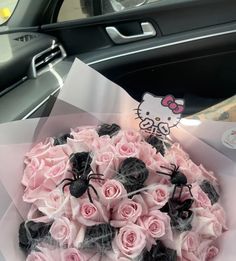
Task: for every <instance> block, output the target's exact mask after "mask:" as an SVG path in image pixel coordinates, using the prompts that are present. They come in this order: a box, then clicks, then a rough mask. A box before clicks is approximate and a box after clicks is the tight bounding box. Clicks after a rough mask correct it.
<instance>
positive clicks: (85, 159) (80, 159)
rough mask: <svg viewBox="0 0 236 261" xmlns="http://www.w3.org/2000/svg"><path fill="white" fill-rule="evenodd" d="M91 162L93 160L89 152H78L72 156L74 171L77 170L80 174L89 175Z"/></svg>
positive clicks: (71, 162) (71, 161)
mask: <svg viewBox="0 0 236 261" xmlns="http://www.w3.org/2000/svg"><path fill="white" fill-rule="evenodd" d="M91 162H92V158H91V157H90V155H89V152H77V153H73V154H71V155H70V164H71V167H72V170H75V171H76V172H77V173H78V174H89V172H90V171H91V167H90V164H91Z"/></svg>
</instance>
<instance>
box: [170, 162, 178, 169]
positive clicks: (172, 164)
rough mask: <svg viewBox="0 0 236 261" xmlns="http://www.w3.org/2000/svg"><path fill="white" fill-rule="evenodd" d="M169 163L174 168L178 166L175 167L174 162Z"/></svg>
mask: <svg viewBox="0 0 236 261" xmlns="http://www.w3.org/2000/svg"><path fill="white" fill-rule="evenodd" d="M170 165H171V166H172V167H174V169H176V168H178V167H176V165H175V164H174V163H170Z"/></svg>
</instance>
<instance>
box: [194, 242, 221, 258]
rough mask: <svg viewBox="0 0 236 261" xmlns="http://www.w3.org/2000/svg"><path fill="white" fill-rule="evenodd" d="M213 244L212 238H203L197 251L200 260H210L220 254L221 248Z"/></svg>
mask: <svg viewBox="0 0 236 261" xmlns="http://www.w3.org/2000/svg"><path fill="white" fill-rule="evenodd" d="M211 244H212V241H211V240H202V242H201V244H200V245H199V246H198V251H197V253H198V256H199V259H200V260H205V261H210V260H212V259H213V258H215V257H216V256H217V255H218V253H219V249H218V248H217V247H215V246H213V245H211Z"/></svg>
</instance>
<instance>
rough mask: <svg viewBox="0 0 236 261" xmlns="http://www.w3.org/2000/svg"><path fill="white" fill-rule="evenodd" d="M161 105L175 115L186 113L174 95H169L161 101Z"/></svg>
mask: <svg viewBox="0 0 236 261" xmlns="http://www.w3.org/2000/svg"><path fill="white" fill-rule="evenodd" d="M161 104H162V105H163V106H164V107H168V108H170V110H172V112H173V113H174V114H179V113H182V112H183V111H184V106H183V105H181V104H178V103H176V102H175V98H174V97H173V96H172V95H167V96H166V97H164V98H163V99H162V100H161Z"/></svg>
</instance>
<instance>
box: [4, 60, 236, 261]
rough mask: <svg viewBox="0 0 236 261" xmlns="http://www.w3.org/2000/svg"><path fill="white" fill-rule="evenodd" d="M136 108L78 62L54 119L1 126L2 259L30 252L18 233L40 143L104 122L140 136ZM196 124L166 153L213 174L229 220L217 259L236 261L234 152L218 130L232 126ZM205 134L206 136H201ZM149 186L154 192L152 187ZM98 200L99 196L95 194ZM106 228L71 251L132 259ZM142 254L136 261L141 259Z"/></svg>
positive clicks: (53, 247) (58, 252)
mask: <svg viewBox="0 0 236 261" xmlns="http://www.w3.org/2000/svg"><path fill="white" fill-rule="evenodd" d="M137 107H138V102H137V101H135V100H134V99H133V98H131V97H130V96H129V95H128V93H126V92H125V91H124V90H123V89H122V88H121V87H119V86H117V85H116V84H114V83H112V82H111V81H109V80H107V79H106V78H105V77H103V76H102V75H100V74H99V73H97V72H96V71H94V70H93V69H91V68H89V67H88V66H87V65H85V64H83V63H82V62H80V61H79V60H76V61H75V63H74V65H73V66H72V69H71V71H70V73H69V75H68V78H67V80H66V83H65V86H64V87H63V89H62V91H61V92H60V94H59V97H58V99H57V100H56V101H55V103H54V106H53V108H52V110H51V114H50V116H49V117H45V118H40V119H29V120H25V121H17V122H11V123H5V124H1V125H0V144H1V146H0V155H1V164H0V181H1V183H0V195H1V201H0V227H1V230H2V231H1V234H0V251H1V252H0V253H1V256H0V257H1V258H2V259H1V258H0V260H19V261H21V260H25V259H26V255H25V253H24V252H23V251H22V250H21V249H20V248H19V235H18V233H19V226H20V224H21V223H22V222H23V221H25V220H27V219H28V218H29V214H28V213H29V210H32V206H31V204H29V203H26V202H24V201H23V195H24V189H25V187H24V186H23V185H22V177H23V173H24V168H25V155H26V154H27V153H28V152H29V151H30V150H31V149H32V147H33V146H35V144H37V143H38V142H41V141H45V140H46V139H47V137H58V136H60V135H61V134H64V133H68V132H70V129H74V130H76V129H78V128H82V129H83V128H84V126H92V127H91V128H95V129H96V126H98V125H100V124H102V123H107V124H112V123H116V124H118V125H119V126H120V127H121V129H134V130H137V131H138V128H139V125H138V120H135V114H134V109H135V108H137ZM191 123H192V121H191V120H186V124H184V122H183V124H182V125H181V124H179V126H178V127H176V128H173V129H172V131H171V134H170V136H169V137H168V141H167V142H166V143H165V146H166V150H168V148H169V147H170V146H171V144H173V143H175V142H177V143H179V144H181V147H182V148H183V149H184V151H186V152H187V153H188V154H189V155H190V158H191V160H192V161H193V162H194V163H196V164H197V165H200V164H202V165H203V166H204V167H205V168H206V169H207V170H211V171H213V172H214V175H215V176H216V177H217V180H218V182H217V183H218V184H219V189H220V192H219V193H220V203H221V205H222V206H223V208H224V210H225V212H226V216H227V222H226V223H227V229H226V228H225V230H227V231H226V232H224V233H223V234H222V235H221V236H220V237H219V238H218V239H217V241H216V242H215V245H216V246H217V247H218V248H219V250H220V252H219V254H218V255H217V257H216V258H215V259H214V260H222V261H223V260H227V261H231V260H232V261H234V260H235V256H236V249H235V247H234V242H235V241H234V240H236V222H235V215H236V205H235V204H234V196H235V188H236V177H235V173H236V164H235V151H234V150H230V149H229V150H226V148H223V147H222V146H219V144H221V143H220V134H221V133H219V132H220V131H219V130H221V131H222V132H223V131H225V129H227V128H230V127H231V125H229V123H221V122H219V123H209V122H200V121H198V124H197V126H194V127H193V126H191ZM207 124H213V125H214V128H215V129H217V130H218V131H216V132H215V133H213V132H212V129H211V128H209V127H206V126H208V125H207ZM225 124H226V125H225ZM194 125H196V122H194ZM93 126H94V127H93ZM232 126H233V124H232ZM86 128H87V127H86ZM202 129H204V131H201V130H202ZM196 136H197V137H196ZM214 137H215V138H214ZM199 138H201V139H199ZM207 143H208V144H207ZM223 153H224V154H223ZM148 186H149V188H150V189H152V184H149V185H148ZM141 190H142V189H141ZM134 192H135V191H133V192H132V193H131V194H127V195H126V196H124V197H126V198H128V196H130V195H132V194H135V193H134ZM93 197H95V195H94V194H93ZM95 201H96V200H95ZM72 202H73V200H72ZM76 204H77V203H76ZM65 212H66V210H65ZM36 220H37V219H36ZM45 220H46V221H47V222H49V223H50V222H53V218H52V219H50V220H48V219H45ZM46 221H45V222H46ZM108 222H109V221H108ZM89 224H90V223H89V222H88V226H87V227H89V226H90V225H89ZM80 225H81V224H80ZM92 225H94V223H92ZM101 229H104V231H103V234H104V236H102V237H101V236H100V235H99V236H97V235H96V233H95V234H94V233H92V232H91V235H92V236H90V237H89V236H88V235H87V237H86V236H84V237H83V240H82V241H80V240H79V238H80V237H79V236H78V235H77V236H78V237H77V239H78V240H77V242H76V244H75V245H73V244H72V245H71V247H70V248H76V249H80V250H81V252H82V253H83V258H84V260H112V259H113V260H115V259H117V260H130V259H128V257H127V256H126V257H124V256H122V257H119V253H118V254H117V251H118V250H117V248H116V247H115V250H114V248H113V244H109V242H108V247H107V241H109V240H113V238H112V237H109V235H110V234H113V232H114V231H110V230H109V229H110V228H109V227H108V228H107V227H106V228H103V227H102V228H101ZM85 230H86V226H85V225H84V224H83V229H81V233H82V235H84V234H83V232H84V231H85ZM114 233H117V231H115V232H114ZM87 234H89V233H87ZM100 234H101V233H100ZM111 238H112V239H111ZM99 242H102V243H99ZM167 244H169V245H168V247H170V248H171V247H173V248H177V247H176V246H175V245H174V244H171V243H168V242H167ZM35 245H37V242H36V243H35ZM66 248H67V247H66V246H65V245H64V246H61V245H60V244H58V242H56V241H55V240H54V239H52V238H51V237H46V238H45V240H41V241H40V242H39V243H38V245H37V247H35V249H36V251H41V250H43V251H46V250H47V251H49V252H50V253H51V254H52V255H53V256H54V259H55V258H58V259H57V260H60V258H61V260H64V259H63V257H62V254H63V253H64V252H65V251H66ZM45 249H46V250H45ZM143 252H144V251H142V252H141V253H140V255H139V256H138V257H135V258H134V259H135V260H142V259H143V254H144V253H143ZM177 252H178V251H177ZM119 258H120V259H119ZM125 258H126V259H125ZM65 260H66V259H65ZM131 260H132V258H131Z"/></svg>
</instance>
